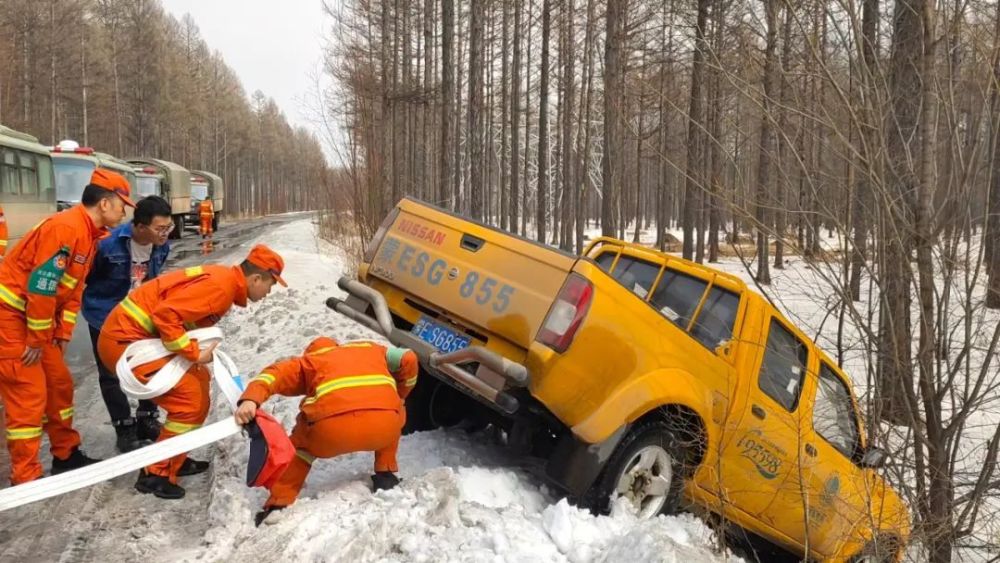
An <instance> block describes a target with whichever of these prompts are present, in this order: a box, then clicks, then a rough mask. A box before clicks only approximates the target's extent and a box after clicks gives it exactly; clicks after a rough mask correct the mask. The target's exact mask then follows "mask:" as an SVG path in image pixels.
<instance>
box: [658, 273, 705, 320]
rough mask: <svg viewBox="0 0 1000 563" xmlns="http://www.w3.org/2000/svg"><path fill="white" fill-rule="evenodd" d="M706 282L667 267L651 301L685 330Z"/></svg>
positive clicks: (699, 300) (703, 292) (703, 291)
mask: <svg viewBox="0 0 1000 563" xmlns="http://www.w3.org/2000/svg"><path fill="white" fill-rule="evenodd" d="M707 288H708V282H706V281H705V280H700V279H698V278H695V277H692V276H689V275H687V274H682V273H680V272H677V271H674V270H671V269H670V268H667V271H665V272H664V273H663V277H662V278H660V283H659V285H657V287H656V292H655V293H653V299H652V300H651V303H652V304H653V307H655V308H656V309H657V310H658V311H660V313H661V314H662V315H663V316H664V317H667V318H668V319H670V321H671V322H673V323H674V324H675V325H677V326H679V327H681V328H682V329H685V330H687V327H688V324H690V322H691V317H693V316H694V312H695V310H696V309H697V308H698V303H701V297H702V296H703V295H704V294H705V289H707Z"/></svg>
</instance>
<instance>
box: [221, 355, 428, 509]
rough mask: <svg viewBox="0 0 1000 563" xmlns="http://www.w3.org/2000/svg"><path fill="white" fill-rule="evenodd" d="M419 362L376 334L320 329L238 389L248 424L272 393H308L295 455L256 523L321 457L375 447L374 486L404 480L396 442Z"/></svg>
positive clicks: (283, 501)
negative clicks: (301, 350) (339, 337)
mask: <svg viewBox="0 0 1000 563" xmlns="http://www.w3.org/2000/svg"><path fill="white" fill-rule="evenodd" d="M419 368H420V362H419V361H418V359H417V355H416V354H415V353H414V352H413V351H412V350H407V349H405V348H396V347H394V346H390V347H388V348H387V347H385V346H382V345H380V344H376V343H374V342H348V343H345V344H343V345H340V344H339V343H338V342H337V341H336V340H334V339H332V338H328V337H325V336H323V337H320V338H317V339H316V340H313V341H312V342H311V343H310V344H309V347H307V348H306V351H305V354H303V355H302V356H301V357H298V358H292V359H290V360H285V361H282V362H278V363H276V364H273V365H271V366H270V367H268V368H265V369H264V371H263V372H261V374H260V375H258V376H257V377H255V378H253V380H251V381H250V383H249V384H248V385H247V389H246V391H244V392H243V395H242V396H241V397H240V401H239V406H238V407H237V409H236V414H235V416H236V422H238V423H239V424H247V423H249V422H250V421H251V420H253V419H254V418H255V417H256V415H257V408H258V407H259V406H260V405H262V404H263V403H264V401H266V400H267V399H268V398H269V397H271V396H272V395H285V396H290V397H294V396H297V395H305V396H306V398H305V399H303V400H302V402H301V403H300V405H299V416H298V418H297V419H296V422H295V428H294V429H293V430H292V436H291V438H292V444H294V445H295V448H296V450H295V458H294V459H292V464H291V465H289V466H288V468H287V469H285V472H284V473H282V474H281V477H279V478H278V482H277V483H275V484H274V486H273V487H271V496H270V498H268V499H267V502H266V503H265V504H264V509H263V510H262V511H260V512H258V513H257V515H256V516H255V518H254V522H255V523H256V525H258V526H260V524H261V522H263V521H264V519H265V518H267V516H268V514H270V513H271V512H273V511H275V510H281V509H282V508H285V507H286V506H288V505H290V504H292V503H293V502H295V499H296V498H297V497H298V496H299V491H300V490H301V489H302V485H303V483H305V481H306V477H307V476H308V475H309V470H310V469H312V464H313V462H314V461H315V460H316V458H331V457H336V456H338V455H342V454H346V453H350V452H364V451H370V452H375V472H374V474H373V475H372V485H373V486H374V488H375V490H382V489H391V488H393V487H395V486H396V485H397V484H398V483H399V478H398V477H396V472H397V471H399V466H398V464H397V462H396V450H397V449H398V448H399V438H400V435H401V434H402V430H403V425H404V424H405V423H406V409H405V408H404V407H403V400H405V399H406V396H407V395H409V393H410V391H411V390H413V387H414V386H415V385H416V384H417V374H418V372H419Z"/></svg>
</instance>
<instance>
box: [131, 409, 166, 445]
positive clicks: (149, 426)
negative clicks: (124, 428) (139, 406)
mask: <svg viewBox="0 0 1000 563" xmlns="http://www.w3.org/2000/svg"><path fill="white" fill-rule="evenodd" d="M159 415H160V413H158V412H156V411H152V412H146V411H137V412H136V413H135V427H136V435H137V436H138V437H139V439H140V440H149V441H150V442H155V441H156V440H157V439H159V437H160V419H159Z"/></svg>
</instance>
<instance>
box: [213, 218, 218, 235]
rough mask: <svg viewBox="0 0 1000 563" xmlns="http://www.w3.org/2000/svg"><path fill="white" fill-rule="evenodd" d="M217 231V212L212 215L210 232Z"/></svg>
mask: <svg viewBox="0 0 1000 563" xmlns="http://www.w3.org/2000/svg"><path fill="white" fill-rule="evenodd" d="M218 231H219V213H216V214H215V215H213V216H212V232H213V233H215V232H218Z"/></svg>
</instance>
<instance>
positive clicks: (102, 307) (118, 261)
mask: <svg viewBox="0 0 1000 563" xmlns="http://www.w3.org/2000/svg"><path fill="white" fill-rule="evenodd" d="M131 240H132V223H126V224H124V225H122V226H120V227H118V228H116V229H115V230H113V231H111V236H109V237H107V238H105V239H103V240H102V241H101V242H100V243H98V245H97V256H95V257H94V264H93V266H91V268H90V274H88V275H87V287H86V288H85V289H84V290H83V307H82V309H81V312H82V313H83V318H85V319H87V322H88V323H89V324H90V326H92V327H94V328H98V329H99V328H101V327H102V326H104V320H105V319H107V318H108V315H109V314H111V309H113V308H114V307H115V305H117V304H118V303H120V302H121V300H122V299H125V297H126V296H127V295H128V292H129V289H131V287H132V278H131V275H132V250H131V248H130V247H129V241H131ZM168 254H170V243H169V242H167V243H166V244H164V245H163V246H153V252H152V254H151V255H150V257H149V270H148V271H147V272H146V279H147V280H151V279H153V278H155V277H156V276H158V275H160V272H162V271H163V265H164V263H166V261H167V255H168Z"/></svg>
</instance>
